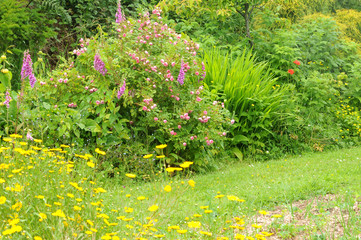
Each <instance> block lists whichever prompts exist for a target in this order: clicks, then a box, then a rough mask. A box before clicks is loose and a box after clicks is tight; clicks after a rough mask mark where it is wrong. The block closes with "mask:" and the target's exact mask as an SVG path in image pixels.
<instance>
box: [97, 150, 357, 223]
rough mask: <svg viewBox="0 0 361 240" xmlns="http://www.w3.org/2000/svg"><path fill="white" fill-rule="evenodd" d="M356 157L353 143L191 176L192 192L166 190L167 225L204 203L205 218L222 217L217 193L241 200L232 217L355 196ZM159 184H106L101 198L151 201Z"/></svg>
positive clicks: (221, 202)
mask: <svg viewBox="0 0 361 240" xmlns="http://www.w3.org/2000/svg"><path fill="white" fill-rule="evenodd" d="M360 156H361V148H360V147H359V148H352V149H344V150H339V151H334V152H328V153H313V154H307V155H304V156H299V157H292V158H287V159H280V160H273V161H268V162H256V163H245V162H244V163H239V164H236V165H233V166H229V167H227V168H225V169H223V170H221V171H219V172H215V173H210V174H206V175H200V176H195V177H194V178H192V179H194V180H195V182H196V187H195V188H194V189H193V190H192V191H186V192H184V193H177V191H172V192H171V193H167V194H169V196H173V197H175V198H178V200H177V202H176V203H174V204H171V207H170V209H169V212H168V213H167V216H168V217H167V218H168V219H169V222H168V224H178V223H179V222H181V221H184V218H185V217H191V216H192V215H193V214H195V213H200V214H202V211H203V210H201V209H200V208H199V207H200V206H202V205H203V206H204V205H207V206H210V208H211V209H213V210H214V212H213V213H212V214H210V215H209V217H210V218H212V215H213V217H216V216H218V217H219V215H224V216H225V218H227V215H228V214H229V213H228V212H226V211H229V209H230V208H229V206H227V204H229V201H226V200H224V199H225V198H222V199H215V198H214V197H215V196H216V195H217V192H220V193H221V194H224V195H226V196H227V195H236V196H238V197H240V198H243V199H245V200H246V202H245V203H242V204H243V205H242V206H241V207H236V208H234V209H233V210H232V213H230V215H233V216H234V215H235V213H237V211H239V214H240V215H242V214H247V215H248V214H250V213H251V212H252V211H253V212H254V211H255V210H256V211H258V210H260V209H272V207H273V206H276V205H280V204H283V203H289V202H293V201H296V200H301V199H307V198H310V197H313V196H316V195H323V194H327V193H341V194H344V193H346V192H352V193H353V194H355V195H357V194H358V195H360V194H361V160H360ZM184 180H185V181H186V179H184ZM177 181H178V182H179V181H180V180H175V182H174V183H172V184H175V183H176V182H177ZM172 184H171V185H172ZM165 185H166V183H165V182H155V183H148V184H142V185H133V186H132V187H125V188H123V187H119V186H112V187H110V186H109V187H108V189H110V191H109V192H108V194H110V195H111V197H110V196H109V195H108V196H107V197H105V196H104V197H105V199H104V200H105V201H106V202H107V201H109V202H110V204H114V205H115V206H116V205H119V204H120V203H124V202H126V201H127V199H126V198H125V194H132V196H140V195H143V196H146V197H149V198H150V199H151V198H153V197H154V194H156V190H159V189H161V188H162V187H164V186H165ZM111 189H112V190H111ZM177 194H178V195H177ZM108 197H109V198H108ZM159 201H161V200H159ZM222 209H228V210H226V211H223V210H222ZM169 215H170V216H171V217H170V218H169ZM160 218H161V217H160Z"/></svg>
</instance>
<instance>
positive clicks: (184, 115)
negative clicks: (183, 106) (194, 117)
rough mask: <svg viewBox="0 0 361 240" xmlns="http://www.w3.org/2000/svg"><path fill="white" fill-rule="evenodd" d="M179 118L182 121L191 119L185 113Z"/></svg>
mask: <svg viewBox="0 0 361 240" xmlns="http://www.w3.org/2000/svg"><path fill="white" fill-rule="evenodd" d="M180 118H181V119H184V120H189V119H191V117H190V116H188V113H185V114H183V115H180Z"/></svg>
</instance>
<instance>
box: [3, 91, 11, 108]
mask: <svg viewBox="0 0 361 240" xmlns="http://www.w3.org/2000/svg"><path fill="white" fill-rule="evenodd" d="M10 101H11V97H10V93H9V92H8V91H6V93H5V101H4V102H3V104H4V105H6V107H7V108H9V107H10V105H9V103H10Z"/></svg>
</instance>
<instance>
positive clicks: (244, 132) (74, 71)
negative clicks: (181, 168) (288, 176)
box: [0, 0, 361, 176]
mask: <svg viewBox="0 0 361 240" xmlns="http://www.w3.org/2000/svg"><path fill="white" fill-rule="evenodd" d="M10 2H11V3H10ZM10 2H9V4H7V5H6V7H4V8H2V10H1V11H2V15H1V19H0V20H1V21H3V22H6V23H10V24H3V25H1V26H2V28H3V29H2V31H3V32H7V33H9V34H6V35H4V36H3V35H2V37H5V38H4V39H3V41H1V44H2V45H1V51H2V57H1V59H0V61H1V63H0V64H1V66H2V70H1V74H0V81H1V85H0V91H1V92H2V94H3V99H4V100H3V103H4V105H3V106H2V107H1V111H2V115H1V117H0V119H1V122H0V125H1V126H2V129H3V130H2V133H3V134H9V133H11V132H19V131H22V132H24V133H28V132H29V133H30V132H31V131H32V132H33V134H34V135H35V136H36V137H39V138H42V139H43V140H44V141H46V142H47V143H49V144H57V142H59V141H61V142H64V141H69V142H73V143H74V144H76V145H77V147H84V146H87V147H96V146H100V147H106V148H107V149H108V150H109V152H110V153H111V157H110V158H109V161H106V163H104V164H103V165H102V167H103V168H104V169H107V171H109V174H110V175H111V176H113V173H114V169H118V168H120V169H122V171H126V170H129V169H131V168H133V170H134V171H140V172H142V174H144V175H147V174H148V172H149V171H150V170H153V167H156V169H158V168H159V166H158V165H157V163H158V162H160V160H159V159H155V158H154V157H151V159H150V160H144V159H142V156H143V155H145V154H146V153H148V152H149V151H150V149H152V148H153V147H154V145H157V144H160V143H167V144H168V145H169V149H170V152H172V153H170V152H169V153H166V155H167V156H168V157H169V159H168V160H167V164H169V165H177V164H179V163H180V162H182V161H184V160H187V159H193V160H194V159H196V160H195V165H194V166H193V169H198V170H200V169H205V167H211V166H212V167H215V166H217V165H218V163H219V162H222V161H224V159H225V158H228V157H227V156H228V155H227V153H228V152H233V153H235V155H236V156H237V157H238V158H239V159H242V157H243V156H242V152H243V153H246V154H248V155H254V156H257V157H259V156H261V157H262V158H264V157H275V156H279V155H280V154H284V153H286V152H293V153H296V152H302V151H305V150H317V151H322V150H323V149H324V148H326V149H327V148H332V147H337V146H348V145H354V144H358V142H359V140H358V139H359V127H360V125H359V117H358V116H359V107H360V102H361V100H360V99H361V97H360V96H359V95H360V90H359V87H358V83H359V65H360V62H361V58H360V55H359V49H360V48H359V45H358V43H359V41H360V36H359V35H360V29H359V25H358V24H357V19H358V16H359V15H360V13H359V12H358V3H357V1H356V2H352V1H337V0H328V1H308V0H294V1H282V0H277V1H261V0H252V1H228V2H224V1H216V0H212V1H209V3H208V5H204V4H202V3H201V2H200V1H178V0H172V1H170V0H169V1H165V0H164V1H145V0H144V1H140V0H139V1H123V2H122V6H123V13H125V15H127V16H128V17H127V20H126V19H125V18H124V16H125V15H124V14H123V15H122V19H121V20H119V19H118V20H119V21H118V20H117V23H116V24H115V25H114V22H115V20H116V19H115V17H114V16H115V15H116V16H118V18H119V12H118V13H117V14H116V12H117V11H120V10H119V9H118V10H117V6H116V4H114V2H113V1H95V2H94V3H90V2H88V1H82V0H77V1H61V0H57V1H55V0H54V1H36V0H34V1H31V2H30V3H28V4H27V2H25V1H24V2H21V1H19V2H12V1H10ZM154 4H159V6H160V7H161V9H163V10H164V11H165V18H164V19H163V18H162V17H161V16H160V15H159V11H158V10H155V12H154V13H153V14H152V15H153V16H152V19H148V17H150V16H148V15H147V14H144V10H145V9H147V8H152V6H151V5H154ZM351 7H354V8H353V9H350V8H351ZM49 10H51V11H50V13H49V14H48V15H45V14H44V13H45V12H49ZM138 12H139V14H140V15H138ZM30 18H31V19H32V20H33V21H29V19H30ZM41 18H45V19H46V20H45V21H41V20H40V19H41ZM39 21H41V24H39ZM35 26H36V27H37V28H39V27H40V29H42V30H41V31H33V29H34V28H35ZM20 29H22V31H20ZM171 29H174V31H173V30H171ZM177 32H178V33H182V34H178V33H177ZM10 33H11V34H10ZM34 34H35V35H34ZM193 40H196V42H198V43H196V42H193ZM13 43H16V44H13ZM12 44H13V45H14V46H12ZM199 48H200V49H199ZM26 49H29V50H30V52H29V53H30V55H29V56H32V61H30V63H28V65H29V67H30V68H31V69H32V70H31V71H32V72H31V74H27V75H26V74H25V75H24V74H22V73H21V71H20V69H21V59H23V58H24V59H23V61H25V60H26V56H28V55H26V54H25V55H24V57H23V52H24V51H25V50H26ZM39 50H42V52H39ZM198 51H200V53H201V54H198V53H197V52H198ZM49 54H50V55H49ZM58 61H59V62H58ZM49 63H50V64H49ZM55 65H56V66H55ZM23 67H24V65H23ZM51 68H54V70H53V71H52V72H50V69H51ZM183 77H184V80H183ZM35 78H37V81H36V83H33V84H35V85H34V88H32V87H30V86H29V85H28V84H25V80H26V81H27V80H29V79H32V81H33V82H34V79H35ZM177 80H178V81H177ZM232 114H233V115H232ZM231 116H233V117H231ZM48 120H51V121H50V124H49V121H48ZM231 123H235V124H233V125H232V124H231ZM332 123H333V126H334V127H333V128H329V126H330V125H331V124H332ZM227 139H228V140H229V141H228V140H227ZM185 150H186V151H185ZM217 158H218V160H216V159H217Z"/></svg>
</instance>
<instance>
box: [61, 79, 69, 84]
mask: <svg viewBox="0 0 361 240" xmlns="http://www.w3.org/2000/svg"><path fill="white" fill-rule="evenodd" d="M68 81H69V80H68V79H67V78H65V79H62V78H60V79H59V80H58V82H59V83H67V82H68Z"/></svg>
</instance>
